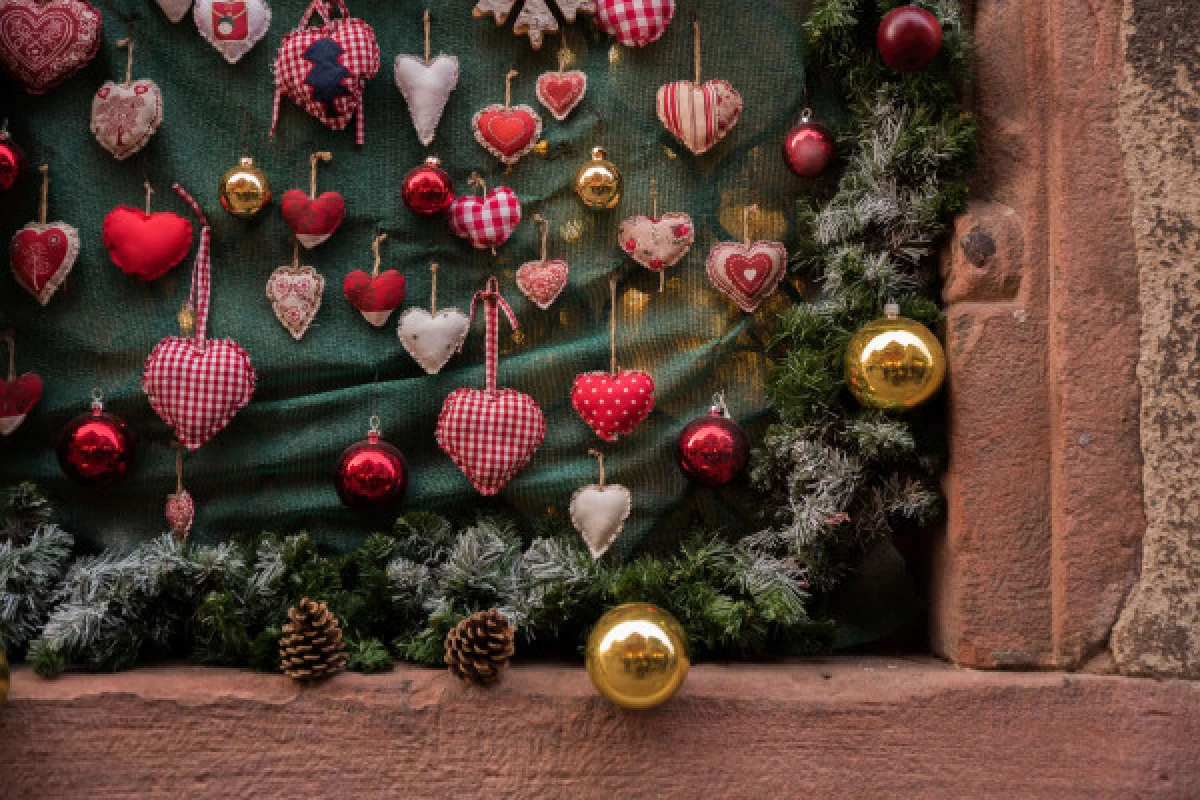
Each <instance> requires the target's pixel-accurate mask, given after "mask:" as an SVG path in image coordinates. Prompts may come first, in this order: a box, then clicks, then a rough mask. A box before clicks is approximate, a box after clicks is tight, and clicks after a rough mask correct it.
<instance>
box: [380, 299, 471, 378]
mask: <svg viewBox="0 0 1200 800" xmlns="http://www.w3.org/2000/svg"><path fill="white" fill-rule="evenodd" d="M470 329H471V320H470V318H469V317H467V315H466V314H464V313H463V312H461V311H459V310H458V309H457V308H443V309H442V310H440V311H437V312H434V313H430V312H429V311H426V310H425V309H423V308H410V309H408V310H407V311H405V312H404V314H403V315H402V316H401V317H400V323H399V324H398V325H397V326H396V335H397V336H399V337H400V344H402V345H404V349H405V350H407V351H408V354H409V355H410V356H412V358H413V361H416V362H417V363H418V364H420V365H421V369H423V370H425V373H426V374H428V375H436V374H438V373H439V372H441V371H442V367H444V366H446V362H447V361H449V360H450V359H451V357H453V356H454V353H455V351H456V350H458V348H459V347H461V346H462V343H463V341H464V340H465V339H466V338H467V332H468V331H469V330H470Z"/></svg>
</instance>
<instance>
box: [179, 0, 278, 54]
mask: <svg viewBox="0 0 1200 800" xmlns="http://www.w3.org/2000/svg"><path fill="white" fill-rule="evenodd" d="M192 18H193V19H194V20H195V21H196V30H198V31H200V35H201V36H203V37H204V38H205V39H207V40H208V43H209V44H211V45H212V46H213V47H215V48H217V52H219V53H220V54H221V55H222V56H224V57H225V60H226V61H228V62H229V63H230V64H236V63H237V62H238V61H239V60H241V58H242V56H244V55H246V53H249V52H250V51H251V50H252V49H253V48H254V45H256V44H258V43H259V41H260V40H261V39H262V38H263V37H264V36H266V35H267V29H269V28H270V27H271V7H270V6H269V5H267V3H266V0H196V5H195V7H194V8H193V10H192Z"/></svg>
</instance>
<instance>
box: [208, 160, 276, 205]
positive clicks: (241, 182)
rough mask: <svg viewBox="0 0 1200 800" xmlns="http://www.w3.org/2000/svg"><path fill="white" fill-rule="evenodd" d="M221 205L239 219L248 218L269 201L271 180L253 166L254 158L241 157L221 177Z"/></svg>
mask: <svg viewBox="0 0 1200 800" xmlns="http://www.w3.org/2000/svg"><path fill="white" fill-rule="evenodd" d="M220 194H221V205H222V206H223V207H224V208H225V210H226V211H228V212H229V213H230V214H233V215H234V216H235V217H238V218H239V219H249V218H250V217H253V216H254V215H255V214H257V213H258V212H260V211H262V210H263V209H264V208H266V207H267V205H269V204H270V202H271V182H270V181H269V180H267V174H266V173H265V172H263V171H262V170H261V169H259V168H258V167H256V166H254V159H253V158H247V157H243V158H242V159H241V161H239V162H238V165H237V166H236V167H234V168H233V169H231V170H229V172H226V173H225V177H224V178H222V179H221V189H220Z"/></svg>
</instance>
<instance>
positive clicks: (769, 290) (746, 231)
mask: <svg viewBox="0 0 1200 800" xmlns="http://www.w3.org/2000/svg"><path fill="white" fill-rule="evenodd" d="M756 213H758V206H747V207H746V208H745V209H743V210H742V239H743V242H721V243H720V244H718V245H717V246H716V247H714V248H713V249H712V251H711V252H710V253H709V254H708V261H707V264H706V269H707V271H708V279H709V281H711V282H712V285H713V286H715V287H717V288H718V289H720V290H721V291H722V292H724V293H725V294H727V295H729V296H730V297H731V298H732V299H733V302H735V303H737V305H738V308H740V309H742V311H745V312H746V313H747V314H750V313H753V312H754V311H756V310H757V309H758V306H759V304H761V303H762V301H763V300H766V299H767V298H768V297H770V296H771V295H772V294H774V293H775V289H776V288H777V287H778V286H779V282H780V281H782V280H783V276H784V275H785V274H786V273H787V248H786V247H784V246H783V244H782V243H781V242H751V241H750V217H751V216H752V215H754V214H756Z"/></svg>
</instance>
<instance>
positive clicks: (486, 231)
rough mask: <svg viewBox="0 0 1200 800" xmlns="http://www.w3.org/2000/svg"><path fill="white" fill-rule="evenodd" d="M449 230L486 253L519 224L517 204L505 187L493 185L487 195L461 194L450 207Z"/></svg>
mask: <svg viewBox="0 0 1200 800" xmlns="http://www.w3.org/2000/svg"><path fill="white" fill-rule="evenodd" d="M449 213H450V229H451V230H452V231H454V233H455V234H457V235H458V236H461V237H463V238H464V239H467V240H468V241H470V242H471V244H473V245H475V247H478V248H479V249H480V250H486V249H487V248H489V247H499V246H500V245H502V244H504V243H505V242H507V241H508V237H510V236H512V232H513V231H514V230H516V228H517V225H519V224H520V222H521V201H520V200H519V199H518V198H517V195H516V193H515V192H514V191H513V190H512V189H509V188H508V187H507V186H497V187H496V188H495V189H493V190H492V191H491V192H490V193H489V194H488V196H487V199H486V200H485V199H483V198H481V197H472V196H470V195H463V196H462V197H458V198H455V200H454V202H453V203H451V204H450V212H449Z"/></svg>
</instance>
